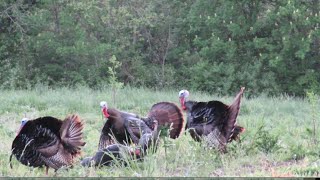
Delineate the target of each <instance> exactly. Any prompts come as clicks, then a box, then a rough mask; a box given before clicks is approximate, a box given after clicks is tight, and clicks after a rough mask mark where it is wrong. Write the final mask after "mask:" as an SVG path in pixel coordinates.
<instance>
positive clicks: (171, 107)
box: [148, 102, 184, 139]
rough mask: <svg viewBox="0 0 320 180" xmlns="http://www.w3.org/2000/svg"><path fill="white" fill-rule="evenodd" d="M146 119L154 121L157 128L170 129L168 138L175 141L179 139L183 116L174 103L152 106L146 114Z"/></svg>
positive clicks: (160, 103)
mask: <svg viewBox="0 0 320 180" xmlns="http://www.w3.org/2000/svg"><path fill="white" fill-rule="evenodd" d="M148 117H149V118H151V119H156V120H157V121H158V123H159V126H164V127H168V128H170V138H173V139H175V138H177V137H179V135H180V133H181V131H182V129H183V125H184V119H183V114H182V112H181V110H180V108H179V107H178V106H177V105H175V104H174V103H170V102H159V103H157V104H154V105H153V106H152V107H151V109H150V111H149V113H148Z"/></svg>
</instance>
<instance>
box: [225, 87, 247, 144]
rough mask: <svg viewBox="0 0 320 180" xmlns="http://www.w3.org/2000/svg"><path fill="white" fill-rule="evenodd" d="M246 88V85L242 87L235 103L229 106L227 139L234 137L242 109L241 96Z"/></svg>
mask: <svg viewBox="0 0 320 180" xmlns="http://www.w3.org/2000/svg"><path fill="white" fill-rule="evenodd" d="M244 89H245V88H244V87H241V89H240V92H239V93H238V94H237V96H236V97H235V98H234V100H233V103H232V104H231V105H230V106H229V107H228V119H227V123H226V126H225V132H226V136H225V137H226V140H227V141H229V139H230V138H231V137H232V135H233V133H234V129H235V124H236V123H237V117H238V114H239V111H240V103H241V97H242V94H243V92H244Z"/></svg>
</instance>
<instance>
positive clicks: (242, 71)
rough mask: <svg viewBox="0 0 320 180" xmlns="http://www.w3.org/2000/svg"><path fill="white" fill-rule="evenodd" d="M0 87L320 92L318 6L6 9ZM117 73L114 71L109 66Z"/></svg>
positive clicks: (32, 3)
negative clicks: (115, 83) (114, 81)
mask: <svg viewBox="0 0 320 180" xmlns="http://www.w3.org/2000/svg"><path fill="white" fill-rule="evenodd" d="M0 11H1V14H0V42H1V44H0V86H1V87H2V88H10V89H12V88H14V89H16V88H31V87H33V86H34V85H36V84H37V83H45V84H48V85H50V86H61V85H63V86H65V85H67V86H74V85H78V84H81V85H87V86H89V87H94V88H99V87H101V85H104V86H105V85H107V83H109V82H110V78H112V77H113V78H114V74H110V73H109V72H108V67H109V66H112V63H110V60H111V59H116V61H119V64H121V66H120V68H119V70H118V72H117V74H116V75H117V76H118V77H117V78H118V79H119V81H121V82H123V83H124V84H125V85H131V86H144V87H156V88H164V87H177V88H179V89H180V88H189V89H196V90H202V91H207V92H210V93H211V92H214V93H221V94H230V93H234V92H236V91H237V90H238V89H239V87H240V86H246V87H247V89H248V92H250V93H249V94H252V95H254V94H259V93H261V92H265V93H269V94H279V93H288V94H291V95H304V94H305V91H308V90H311V91H313V92H315V93H320V31H319V22H320V18H319V17H318V16H319V15H320V1H318V0H287V1H275V0H237V1H230V0H157V1H149V0H135V1H126V0H55V1H52V0H17V1H12V0H3V1H1V2H0ZM113 64H114V63H113Z"/></svg>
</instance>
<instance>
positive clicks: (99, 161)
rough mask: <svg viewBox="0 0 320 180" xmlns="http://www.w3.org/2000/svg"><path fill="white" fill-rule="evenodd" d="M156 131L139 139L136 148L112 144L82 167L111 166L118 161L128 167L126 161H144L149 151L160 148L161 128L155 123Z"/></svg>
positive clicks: (84, 160)
mask: <svg viewBox="0 0 320 180" xmlns="http://www.w3.org/2000/svg"><path fill="white" fill-rule="evenodd" d="M153 127H154V130H152V131H150V132H145V133H143V134H142V136H141V138H140V139H139V143H138V145H137V146H136V147H134V148H132V147H129V146H125V145H122V144H111V145H108V146H107V147H105V148H103V149H100V150H98V151H97V152H96V153H95V155H94V156H93V157H87V158H84V159H83V160H82V161H81V165H82V166H85V167H89V166H110V165H112V164H113V163H114V161H115V160H116V161H118V162H121V163H123V164H124V165H126V159H128V158H130V159H135V160H143V157H144V156H145V155H146V154H147V153H148V149H150V148H153V150H154V151H156V150H157V147H158V142H159V141H158V137H159V131H160V129H159V126H158V122H157V121H154V122H153Z"/></svg>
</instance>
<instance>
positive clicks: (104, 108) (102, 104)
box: [100, 101, 110, 118]
mask: <svg viewBox="0 0 320 180" xmlns="http://www.w3.org/2000/svg"><path fill="white" fill-rule="evenodd" d="M100 107H101V110H102V114H103V116H104V117H105V118H108V117H109V116H110V115H109V113H108V104H107V102H105V101H101V102H100Z"/></svg>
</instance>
